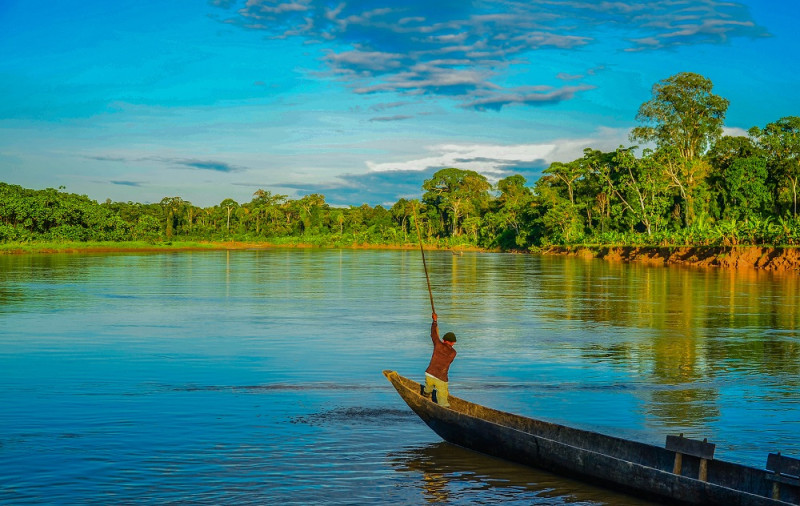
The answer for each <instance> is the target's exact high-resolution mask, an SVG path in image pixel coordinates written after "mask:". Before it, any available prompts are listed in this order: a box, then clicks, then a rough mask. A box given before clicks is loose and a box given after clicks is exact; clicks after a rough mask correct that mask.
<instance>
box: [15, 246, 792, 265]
mask: <svg viewBox="0 0 800 506" xmlns="http://www.w3.org/2000/svg"><path fill="white" fill-rule="evenodd" d="M275 248H298V249H306V248H318V249H364V250H416V249H417V248H419V245H418V244H416V243H407V244H394V245H389V244H351V245H347V246H325V245H318V244H311V243H305V242H298V241H291V242H289V241H283V242H281V243H272V242H243V241H222V242H208V241H172V242H164V243H147V242H133V241H131V242H31V243H5V244H0V254H12V255H14V254H57V253H62V254H64V253H89V254H95V253H137V252H139V253H154V252H182V251H220V250H222V251H225V250H252V249H275ZM425 248H426V250H441V251H451V252H453V253H454V254H456V253H459V254H461V253H464V252H477V253H492V252H495V253H497V252H501V251H500V250H498V249H494V250H489V249H485V248H480V247H475V246H466V245H465V246H458V247H441V246H439V245H435V244H434V245H426V246H425ZM508 253H517V254H520V253H522V254H540V255H553V256H569V257H577V258H583V259H601V260H606V261H611V262H625V263H629V262H635V263H641V264H646V265H655V266H669V265H681V266H690V267H699V268H724V269H757V270H764V271H774V272H792V271H800V247H775V246H748V245H740V246H691V247H686V246H683V247H667V246H613V245H571V246H551V247H548V248H545V249H538V250H533V251H530V252H526V251H509V252H508Z"/></svg>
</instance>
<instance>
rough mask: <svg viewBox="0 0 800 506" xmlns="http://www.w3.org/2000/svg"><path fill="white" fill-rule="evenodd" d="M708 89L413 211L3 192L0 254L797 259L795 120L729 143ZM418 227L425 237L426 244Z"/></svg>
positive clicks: (456, 181)
mask: <svg viewBox="0 0 800 506" xmlns="http://www.w3.org/2000/svg"><path fill="white" fill-rule="evenodd" d="M712 88H713V84H712V83H711V81H710V80H709V79H707V78H705V77H703V76H701V75H699V74H694V73H680V74H676V75H674V76H672V77H669V78H667V79H664V80H662V81H660V82H658V83H656V84H655V85H654V86H653V89H652V97H651V98H650V100H648V101H647V102H645V103H643V104H642V105H641V107H640V108H639V110H638V112H637V114H636V119H637V122H638V124H639V126H637V127H636V128H634V129H632V130H631V134H630V141H631V145H628V146H620V147H619V148H617V149H616V150H614V151H611V152H603V151H600V150H596V149H593V148H591V147H587V148H586V149H585V150H584V152H583V156H581V157H580V158H578V159H575V160H572V161H564V162H555V163H552V164H550V166H549V167H547V168H546V169H545V170H544V171H543V173H542V175H541V177H540V178H539V179H538V180H536V181H528V180H526V179H525V178H524V177H523V176H521V175H519V174H513V175H508V176H506V177H503V178H501V179H499V180H496V181H490V180H489V179H488V178H487V177H486V176H484V175H482V174H480V173H478V172H476V171H472V170H463V169H459V168H456V167H448V168H442V169H441V170H438V171H437V172H436V173H435V174H434V175H433V177H432V178H430V179H428V180H426V181H425V182H424V183H423V185H422V188H421V189H420V190H421V191H420V197H419V198H416V199H404V198H403V199H400V200H398V201H397V202H395V203H394V204H393V205H386V206H382V205H376V206H370V205H368V204H363V205H360V206H357V205H350V206H347V207H340V206H331V205H329V204H328V203H326V201H325V196H324V195H322V194H309V195H304V196H302V197H299V198H289V197H288V196H287V195H281V194H276V193H273V192H271V191H268V190H265V189H259V190H257V191H256V192H255V193H254V194H253V195H252V199H251V200H250V201H249V202H237V201H236V200H234V199H231V198H226V199H224V200H222V201H221V202H220V203H219V204H217V205H214V206H210V207H199V206H195V205H193V204H192V203H191V202H190V201H187V200H185V199H183V198H182V197H180V196H166V197H164V198H163V199H162V200H161V201H160V202H154V203H136V202H112V201H110V200H106V201H105V202H97V201H95V200H92V199H90V198H89V197H88V196H85V195H78V194H74V193H69V192H67V191H66V190H65V188H63V187H61V188H58V189H55V188H47V189H41V190H37V189H29V188H24V187H21V186H19V185H13V184H7V183H0V244H2V246H3V249H4V250H11V249H13V248H14V247H17V246H22V245H35V244H45V243H56V244H57V243H65V242H69V243H90V242H103V243H106V242H111V243H132V242H139V243H145V244H153V245H155V244H171V243H173V242H181V241H183V242H191V241H198V242H212V243H213V242H226V241H239V242H246V243H265V244H275V245H300V244H305V245H314V246H325V247H353V246H360V247H372V246H374V247H403V246H408V245H410V244H414V243H416V242H417V241H418V240H419V239H422V240H423V241H425V242H426V243H427V244H429V245H432V246H435V247H441V248H456V247H461V248H479V249H485V250H495V251H540V250H546V249H553V248H556V249H557V248H570V247H577V246H586V247H611V246H615V247H643V246H644V247H648V246H650V247H732V246H739V245H772V246H784V247H785V246H789V247H790V246H793V245H797V244H798V242H800V217H798V190H800V188H798V184H799V183H800V117H798V116H786V117H782V118H776V119H775V121H773V122H770V123H768V124H766V125H756V126H753V127H752V128H750V129H749V130H748V131H747V135H726V134H725V131H724V130H723V124H724V118H725V113H726V110H727V108H728V105H729V102H728V100H726V99H725V98H723V97H720V96H718V95H715V94H714V93H713V89H712ZM417 225H419V230H420V234H419V235H421V236H422V237H418V234H417Z"/></svg>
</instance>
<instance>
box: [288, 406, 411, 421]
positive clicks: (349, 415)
mask: <svg viewBox="0 0 800 506" xmlns="http://www.w3.org/2000/svg"><path fill="white" fill-rule="evenodd" d="M409 420H411V421H416V420H418V418H417V416H416V415H415V414H414V413H413V412H411V411H410V410H408V409H387V408H358V407H356V408H335V409H331V410H327V411H322V412H320V413H314V414H312V415H308V416H298V417H294V418H292V419H291V422H292V423H301V424H308V425H327V424H340V423H345V422H346V423H348V424H353V423H358V424H381V425H386V424H387V423H408V421H409Z"/></svg>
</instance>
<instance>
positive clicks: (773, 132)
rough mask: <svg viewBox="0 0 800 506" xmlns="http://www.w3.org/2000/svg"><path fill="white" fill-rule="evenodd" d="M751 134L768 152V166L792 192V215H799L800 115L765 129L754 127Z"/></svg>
mask: <svg viewBox="0 0 800 506" xmlns="http://www.w3.org/2000/svg"><path fill="white" fill-rule="evenodd" d="M749 133H750V135H752V136H753V137H755V138H756V140H757V142H758V145H759V146H760V147H761V148H762V149H764V151H766V153H767V167H768V169H770V171H771V172H772V173H773V174H774V178H775V179H776V180H777V181H784V182H785V183H786V184H787V189H788V190H789V191H790V192H791V194H792V215H794V216H797V192H798V189H799V188H798V184H799V183H800V117H798V116H787V117H785V118H781V119H779V120H778V121H775V122H773V123H769V124H768V125H767V126H765V127H764V129H763V130H762V129H760V128H758V127H753V128H751V129H750V132H749Z"/></svg>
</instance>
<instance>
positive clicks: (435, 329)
mask: <svg viewBox="0 0 800 506" xmlns="http://www.w3.org/2000/svg"><path fill="white" fill-rule="evenodd" d="M432 316H433V322H431V340H432V341H433V344H434V345H435V344H436V343H438V342H439V322H438V321H437V320H438V318H437V316H436V313H433V315H432Z"/></svg>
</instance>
